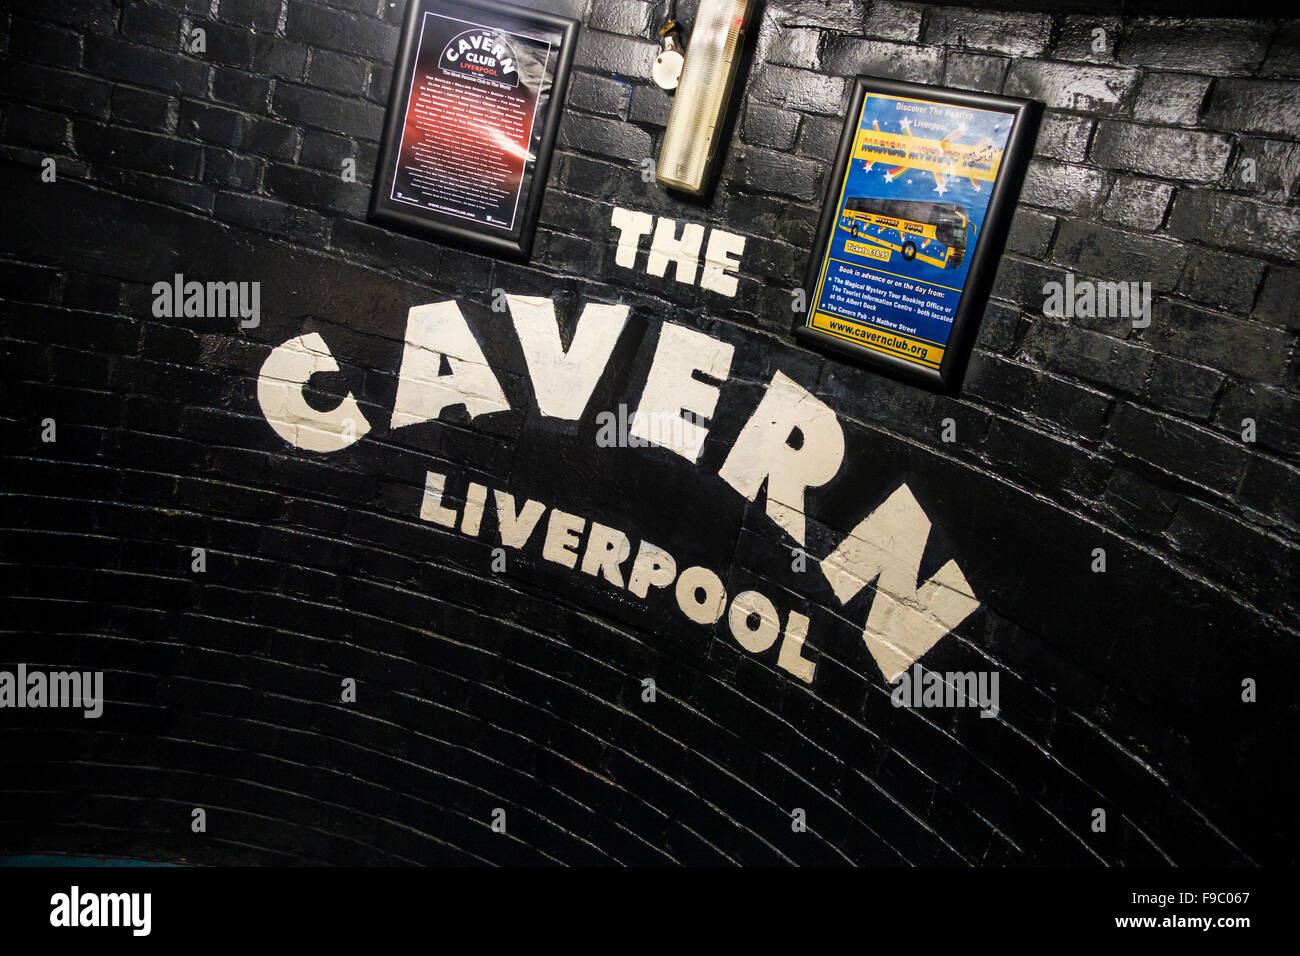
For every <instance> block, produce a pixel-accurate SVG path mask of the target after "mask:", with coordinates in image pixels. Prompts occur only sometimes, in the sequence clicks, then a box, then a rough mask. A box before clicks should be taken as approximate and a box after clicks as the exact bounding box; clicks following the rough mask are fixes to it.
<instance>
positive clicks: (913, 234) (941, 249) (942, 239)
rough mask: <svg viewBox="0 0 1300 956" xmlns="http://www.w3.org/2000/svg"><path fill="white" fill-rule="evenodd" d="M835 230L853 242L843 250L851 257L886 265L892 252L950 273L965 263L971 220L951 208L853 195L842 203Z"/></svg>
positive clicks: (963, 211)
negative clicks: (852, 254)
mask: <svg viewBox="0 0 1300 956" xmlns="http://www.w3.org/2000/svg"><path fill="white" fill-rule="evenodd" d="M840 228H841V229H843V230H845V231H846V232H848V233H849V235H851V236H852V237H853V240H846V241H845V244H844V246H845V249H846V250H847V251H848V252H851V253H854V254H856V255H860V256H867V257H868V258H872V259H883V260H888V259H889V257H890V255H891V254H892V253H891V252H887V251H886V250H893V252H899V253H902V256H903V258H904V259H906V260H907V261H908V262H911V261H912V260H913V259H920V260H921V261H922V262H928V263H929V264H930V265H932V266H936V267H938V268H940V269H955V268H957V266H959V265H961V264H962V261H963V260H964V259H965V258H966V241H967V236H968V234H969V232H970V217H969V216H968V214H967V211H966V207H964V206H958V205H955V204H954V203H946V202H915V201H912V200H907V199H873V198H871V197H868V196H858V197H854V198H850V199H846V200H845V201H844V213H843V215H842V216H841V217H840ZM895 238H896V239H897V242H895V241H893V240H894V239H895ZM862 243H871V245H869V246H866V245H862Z"/></svg>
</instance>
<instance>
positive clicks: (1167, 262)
mask: <svg viewBox="0 0 1300 956" xmlns="http://www.w3.org/2000/svg"><path fill="white" fill-rule="evenodd" d="M1052 258H1053V259H1054V260H1055V261H1056V262H1059V263H1061V264H1062V265H1066V266H1071V267H1073V269H1074V270H1075V271H1077V272H1080V273H1083V274H1084V275H1088V276H1094V277H1096V278H1099V279H1104V280H1108V281H1118V282H1150V283H1151V286H1152V289H1154V290H1155V291H1156V292H1162V291H1166V290H1168V289H1172V288H1173V287H1174V284H1175V283H1176V282H1177V281H1178V276H1179V274H1180V273H1181V272H1182V269H1183V263H1184V262H1185V261H1186V259H1187V249H1186V247H1185V246H1183V245H1182V244H1181V243H1178V242H1174V241H1172V240H1170V239H1161V238H1157V237H1155V236H1137V235H1134V234H1133V233H1130V232H1124V231H1121V230H1118V229H1112V228H1110V227H1109V226H1101V225H1095V224H1093V223H1088V222H1080V221H1079V220H1077V219H1070V220H1066V221H1065V222H1064V223H1062V225H1061V230H1060V233H1059V234H1058V235H1057V237H1056V243H1055V245H1054V246H1053V247H1052Z"/></svg>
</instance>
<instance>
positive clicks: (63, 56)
mask: <svg viewBox="0 0 1300 956" xmlns="http://www.w3.org/2000/svg"><path fill="white" fill-rule="evenodd" d="M8 50H9V54H10V55H11V56H16V57H19V58H21V59H24V60H33V61H35V62H37V63H48V64H49V65H50V66H58V67H64V68H66V69H74V70H75V69H76V68H77V67H78V66H80V65H81V38H80V37H79V36H77V34H75V33H73V32H72V31H70V30H64V29H62V28H61V27H56V26H52V25H50V24H48V23H40V22H39V21H36V20H28V19H27V18H26V17H15V18H14V19H13V22H12V24H11V25H10V27H9V42H8Z"/></svg>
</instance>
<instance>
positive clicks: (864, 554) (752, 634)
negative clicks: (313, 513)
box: [257, 296, 979, 683]
mask: <svg viewBox="0 0 1300 956" xmlns="http://www.w3.org/2000/svg"><path fill="white" fill-rule="evenodd" d="M507 301H508V305H509V311H510V316H511V319H512V323H511V324H512V326H513V329H514V334H515V335H517V336H518V339H519V344H520V346H521V348H522V351H523V354H524V357H525V360H526V363H527V369H528V374H529V377H530V379H531V380H532V385H533V392H534V395H535V401H536V404H537V412H538V413H539V415H540V416H541V417H542V419H543V421H545V420H546V419H552V420H556V421H559V422H576V421H578V420H579V419H580V418H581V417H582V416H583V414H584V412H585V411H586V409H587V406H588V404H589V402H590V399H591V396H592V394H593V392H594V390H595V388H596V385H597V382H598V381H599V379H600V378H601V375H602V373H603V372H604V370H605V366H606V364H607V363H608V361H609V359H610V357H611V355H612V354H613V352H614V348H615V345H616V343H617V342H618V339H619V337H620V336H621V335H622V334H623V331H624V328H625V326H626V324H627V319H628V312H629V309H628V307H627V306H623V305H607V304H597V303H589V304H587V305H586V306H585V308H584V309H583V311H582V313H581V316H580V318H579V322H578V325H577V328H576V329H575V331H574V335H573V339H572V342H571V344H570V345H569V348H568V349H567V350H565V348H564V346H563V344H562V343H561V340H560V331H559V323H558V320H557V316H556V313H555V306H554V303H553V302H552V301H551V300H550V299H546V298H536V297H528V296H507ZM505 328H506V326H505V325H504V324H503V323H493V324H492V325H491V332H492V334H509V333H508V332H506V333H502V332H501V331H500V330H503V329H505ZM484 331H485V332H487V331H488V330H484ZM732 353H733V346H731V345H729V344H727V343H725V342H721V341H719V340H717V339H714V338H713V337H711V336H708V335H705V334H704V333H702V332H699V331H696V330H694V329H691V328H688V327H685V326H682V325H677V324H675V323H670V322H665V323H663V325H662V326H661V328H660V333H659V340H658V344H657V346H656V348H655V352H654V355H653V357H652V360H651V365H650V371H649V373H648V376H647V379H646V383H645V386H644V388H643V389H642V392H641V394H640V396H639V399H638V400H637V401H636V404H635V408H636V411H635V413H634V414H633V415H632V417H631V419H630V421H628V420H627V419H626V418H624V420H623V421H622V422H620V423H619V425H620V426H621V428H622V429H624V430H625V432H626V438H627V439H628V442H627V443H628V444H630V445H634V446H639V447H645V448H649V447H650V446H658V447H660V448H665V449H668V450H669V451H670V452H672V453H675V454H677V455H680V456H681V457H682V458H684V459H685V460H686V461H688V462H690V463H691V464H692V465H695V464H696V463H697V462H698V460H699V458H700V454H701V451H702V448H703V444H704V440H705V437H706V435H707V434H708V426H707V425H706V424H702V423H701V421H702V420H707V419H709V418H710V417H711V416H712V415H713V412H714V409H715V408H716V406H717V402H718V397H719V394H720V390H721V387H722V384H723V383H724V382H725V380H726V379H727V377H728V375H729V374H730V369H731V360H732ZM444 359H445V363H444ZM444 368H445V369H446V371H442V370H443V369H444ZM338 370H339V369H338V365H337V363H336V362H335V361H334V358H333V356H332V355H331V353H330V350H329V347H328V346H327V345H326V343H325V340H324V339H323V338H322V337H321V336H320V335H319V334H318V333H311V334H307V335H300V336H297V337H295V338H293V339H290V340H289V341H287V342H285V343H284V344H282V345H280V346H278V347H277V348H275V349H274V350H273V351H272V352H271V354H270V356H269V357H268V358H267V360H266V362H265V363H264V364H263V366H262V369H261V372H260V374H259V377H258V388H257V396H258V401H259V402H260V404H261V407H262V413H263V414H264V415H265V417H266V421H267V423H268V424H269V425H270V426H271V428H272V429H274V430H275V432H276V434H278V435H279V436H280V437H281V438H283V439H284V440H285V441H287V442H289V443H291V444H293V445H295V446H297V447H299V448H303V449H307V450H310V451H314V452H334V451H338V450H340V449H343V448H346V447H348V446H349V445H351V444H353V443H354V442H357V441H359V440H361V439H362V438H363V437H364V436H365V435H366V434H367V433H368V432H369V431H370V429H371V427H372V425H371V423H370V422H369V421H367V420H366V418H365V416H364V415H363V414H362V413H361V409H360V408H359V406H358V404H357V402H356V399H355V397H354V396H353V395H352V393H350V392H349V393H348V395H347V396H346V397H345V398H344V399H343V401H342V402H340V403H339V404H338V405H337V406H336V407H335V408H333V409H332V410H329V411H325V412H321V411H317V410H316V409H314V408H312V407H311V406H310V405H309V404H308V403H307V401H306V400H305V398H304V397H303V387H304V386H305V385H306V383H307V382H308V381H309V380H310V379H311V377H312V376H313V375H316V374H318V373H330V372H337V371H338ZM697 376H703V377H705V378H707V379H708V380H709V381H702V380H701V379H700V378H699V377H697ZM628 405H629V407H632V403H631V402H629V403H628ZM455 406H463V407H464V408H465V410H466V412H467V413H468V415H469V416H470V419H471V420H473V419H476V418H478V417H480V416H488V415H493V414H497V413H500V412H505V411H509V410H510V407H511V406H510V404H509V403H508V402H507V400H506V396H505V393H504V392H503V391H502V389H501V385H500V383H499V381H498V379H497V376H496V374H495V372H494V371H493V369H492V367H491V365H489V363H488V361H487V359H486V358H485V356H484V354H483V351H482V349H481V348H480V346H479V344H478V341H477V340H476V339H475V337H474V334H473V332H472V331H471V330H470V327H469V324H468V323H467V321H466V319H465V316H464V315H463V313H462V312H461V310H460V307H459V306H458V305H457V304H456V303H455V302H454V301H448V302H438V303H433V304H429V305H420V306H416V307H415V308H412V309H411V310H410V311H409V313H408V316H407V326H406V342H405V348H404V352H403V356H402V364H401V369H400V373H399V380H398V386H397V397H396V400H395V403H394V407H393V413H392V419H391V422H390V427H391V428H393V429H398V428H405V427H407V426H410V425H416V424H420V423H422V422H428V421H433V420H435V419H437V418H438V417H439V416H440V415H441V414H442V413H443V411H444V410H446V409H449V408H453V407H455ZM684 412H685V413H690V414H691V416H692V418H691V420H687V419H686V418H685V417H684V416H683V413H684ZM614 418H615V416H614V415H613V414H612V413H601V414H600V415H598V416H597V420H598V421H601V420H604V422H605V424H604V425H603V426H602V428H607V429H609V430H613V429H614V428H615V427H618V426H615V425H614V423H613V420H614ZM665 422H670V423H672V425H671V427H664V425H663V423H665ZM796 431H797V433H798V435H799V436H801V438H802V441H792V440H791V439H792V437H793V436H794V435H795V434H796ZM598 440H599V436H598ZM611 443H612V442H611ZM794 445H797V446H798V447H793V446H794ZM843 460H844V432H843V429H842V427H841V426H840V423H839V420H838V419H837V418H836V416H835V413H834V412H832V411H831V410H830V409H829V408H828V407H827V406H826V405H825V404H824V403H822V402H821V401H820V400H818V399H817V398H816V397H814V396H813V395H812V394H811V393H810V392H808V391H807V390H806V389H804V388H803V387H802V386H800V385H799V384H798V383H797V382H795V381H793V380H792V379H790V378H788V377H787V376H786V375H785V374H783V373H782V372H780V371H778V372H777V373H776V374H775V375H774V376H773V378H772V380H771V382H770V383H768V385H767V388H766V390H765V392H764V394H763V397H762V399H761V400H760V401H759V403H758V405H757V407H756V408H755V409H754V410H753V412H752V414H751V415H750V417H749V419H748V420H747V421H746V423H745V425H744V426H743V427H742V429H741V431H740V433H739V435H738V436H737V437H736V440H735V443H734V444H733V445H732V447H731V449H730V451H729V452H728V454H727V457H726V460H725V461H724V463H723V465H722V467H721V469H720V471H719V477H720V478H721V479H722V480H723V481H725V482H726V483H727V484H728V485H729V486H730V487H731V488H733V489H735V491H736V492H737V493H738V494H740V495H743V496H744V497H745V498H747V499H748V500H750V501H753V500H755V499H756V498H757V496H758V495H759V494H760V492H762V491H763V490H764V486H766V495H765V497H766V501H765V510H766V515H767V517H768V518H769V519H770V520H771V521H773V522H774V523H775V524H776V525H778V526H779V527H780V528H781V529H783V530H784V532H785V533H786V534H788V535H789V536H790V537H791V538H792V539H793V541H794V542H795V543H796V544H795V546H797V547H799V548H802V547H803V545H804V535H805V527H804V494H805V492H806V491H807V489H808V488H816V487H820V486H822V485H825V484H827V483H828V482H830V481H832V480H833V479H834V478H835V477H836V474H837V473H838V472H839V470H840V465H841V464H842V462H843ZM453 480H455V481H456V482H457V485H456V487H457V488H461V487H465V486H464V485H463V484H462V483H460V482H459V479H453ZM448 482H449V479H448V476H445V475H442V474H437V473H433V472H429V473H428V475H427V480H426V487H425V491H424V497H423V501H422V504H421V508H420V517H421V518H422V519H423V520H425V521H428V522H431V523H434V524H437V525H440V526H442V527H444V528H448V529H452V530H453V531H454V532H456V533H460V534H464V535H468V536H470V537H478V536H479V535H480V533H481V530H482V527H483V521H482V519H483V516H484V512H485V510H486V509H488V508H493V509H495V514H496V519H497V520H496V526H497V532H496V533H497V535H498V537H499V539H500V540H499V544H500V546H501V547H503V548H510V549H520V548H523V547H525V546H526V545H527V544H528V543H529V542H530V541H534V542H535V541H539V540H540V541H541V542H542V558H543V559H544V560H548V561H552V562H555V563H556V564H558V565H561V566H564V567H567V568H570V569H572V570H573V571H574V572H575V573H578V574H584V573H585V574H587V575H591V576H592V577H593V578H596V579H597V580H600V581H603V582H604V583H605V584H607V585H608V586H610V587H614V588H619V589H622V590H624V591H626V593H628V594H630V595H632V596H633V597H634V598H636V599H638V600H645V598H646V596H647V594H649V592H650V589H652V588H673V593H674V595H675V597H676V602H677V605H678V607H679V608H680V610H681V612H682V613H683V614H685V615H686V616H687V617H688V618H689V619H690V620H692V621H695V622H697V623H699V624H701V625H704V626H712V625H713V624H714V623H716V622H718V621H719V620H721V619H722V617H723V615H724V614H726V615H727V621H728V626H729V627H730V629H731V633H732V634H733V635H734V637H735V638H736V640H737V642H738V643H739V644H740V645H741V646H742V647H744V648H745V649H746V650H747V651H749V652H751V653H755V654H758V653H763V652H765V651H767V650H769V649H770V648H772V647H773V646H775V645H776V644H777V643H778V641H779V642H780V647H779V650H778V656H777V663H778V665H779V666H780V667H781V668H783V669H784V670H786V671H787V672H789V673H790V674H791V675H793V676H794V677H796V678H798V679H799V680H802V681H805V682H808V683H811V682H812V680H813V676H814V670H815V665H814V663H813V662H812V661H810V660H808V659H806V657H805V656H804V653H803V651H804V641H805V639H806V638H807V636H808V634H807V632H808V623H809V622H808V618H807V617H805V616H804V615H802V614H800V613H798V612H796V611H791V612H789V614H788V615H787V616H786V619H785V620H784V622H783V621H782V620H781V615H780V612H779V611H778V610H777V609H776V607H775V605H774V604H773V603H772V602H771V601H770V600H768V599H767V598H766V597H764V596H763V595H761V594H759V593H757V592H754V591H746V592H743V593H741V594H737V595H735V596H734V597H733V598H731V599H730V600H729V599H728V596H727V594H726V591H725V588H724V586H723V584H722V581H721V579H720V578H719V576H718V575H717V574H716V573H714V572H713V571H711V570H709V569H707V568H703V567H689V568H685V569H683V570H680V572H679V569H678V567H677V562H676V561H675V560H674V558H673V557H672V554H671V552H670V551H669V550H666V548H665V547H664V545H669V546H670V545H671V542H659V543H657V544H652V543H650V542H648V541H641V542H640V544H639V545H638V547H637V548H636V549H635V554H634V553H633V552H634V549H633V547H632V543H631V541H629V539H628V537H627V536H626V535H625V534H623V533H622V532H621V531H618V530H617V529H614V528H610V527H607V526H605V525H603V524H601V523H600V521H599V519H598V517H587V516H583V515H579V514H572V513H569V512H566V511H564V510H562V509H561V508H559V507H554V503H543V502H539V501H532V500H525V501H523V502H522V504H520V503H519V502H518V501H517V500H516V498H515V496H514V495H512V494H509V493H507V492H505V491H503V490H499V489H490V488H487V487H485V486H483V485H479V484H474V483H471V484H469V485H468V487H467V488H466V490H465V491H464V494H463V496H458V497H462V498H463V501H464V505H463V507H462V508H457V507H452V506H451V505H450V503H449V502H448V501H445V500H444V492H445V491H446V489H447V488H448ZM929 534H930V520H929V518H927V517H926V515H925V512H924V511H923V510H922V509H921V507H920V505H919V504H918V503H917V501H916V499H915V497H914V496H913V495H912V492H911V490H910V489H909V488H908V487H907V485H906V484H902V485H900V486H899V487H898V488H897V489H896V490H895V491H894V492H893V493H892V494H891V495H890V496H889V497H888V498H887V499H886V500H885V501H884V502H883V503H882V504H881V505H880V506H879V507H877V508H876V509H875V510H874V511H872V512H871V513H870V514H869V515H867V516H866V517H865V518H863V519H862V521H861V522H860V523H859V524H858V525H857V527H855V528H854V529H853V530H852V531H851V532H849V533H848V534H847V535H846V536H845V537H844V539H843V540H842V541H841V542H840V544H839V545H838V547H836V548H835V549H834V551H832V552H831V553H830V554H829V555H827V556H826V557H824V558H822V559H820V560H817V559H815V558H813V559H812V560H813V561H814V563H816V564H817V566H818V568H819V570H820V572H821V574H823V575H824V576H825V578H826V580H827V581H828V582H829V584H830V586H831V589H832V591H833V592H834V594H835V597H836V599H837V600H838V601H840V602H841V604H847V603H848V602H849V601H850V600H852V599H853V598H854V596H856V595H857V594H858V593H859V592H860V591H861V590H862V589H863V588H865V587H867V585H869V584H870V583H871V582H873V581H874V582H876V595H875V597H874V599H873V601H872V604H871V610H870V612H869V614H868V616H867V621H866V624H865V626H864V629H863V635H862V636H863V640H864V641H865V642H866V645H867V648H868V649H869V650H870V652H871V654H872V656H873V657H874V658H875V660H876V663H877V664H878V665H879V667H880V669H881V671H882V672H883V674H884V676H885V678H886V680H889V681H892V680H893V679H894V678H895V677H897V676H898V675H899V674H901V673H903V672H904V671H905V670H906V669H907V668H908V667H910V666H911V665H912V663H913V662H914V661H916V660H917V658H919V657H920V656H921V655H923V654H924V653H925V652H926V651H928V650H929V649H930V648H931V647H933V646H934V645H935V643H937V642H938V641H939V640H940V639H941V638H942V637H943V636H944V635H946V634H948V633H949V632H950V631H951V630H952V629H953V628H955V627H956V626H957V625H958V624H960V623H961V622H962V621H963V620H965V618H966V617H967V616H968V615H970V614H971V613H972V612H973V611H974V610H975V609H976V608H977V607H979V602H978V601H977V600H976V599H975V596H974V594H973V593H972V592H971V589H970V586H969V585H968V584H967V582H966V578H965V576H964V575H963V574H962V572H961V569H960V568H959V567H958V566H957V564H956V562H955V561H948V562H947V563H945V564H944V565H943V566H942V567H941V568H939V570H938V571H937V572H936V573H935V574H934V575H933V576H932V577H931V578H929V579H928V580H927V581H925V582H924V583H919V582H918V578H919V575H920V569H921V558H922V554H923V553H924V551H925V544H926V540H927V539H928V537H929ZM493 543H494V544H495V543H496V542H493ZM755 621H757V624H756V625H754V622H755Z"/></svg>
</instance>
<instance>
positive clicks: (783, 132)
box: [740, 103, 799, 150]
mask: <svg viewBox="0 0 1300 956" xmlns="http://www.w3.org/2000/svg"><path fill="white" fill-rule="evenodd" d="M798 135H799V114H798V113H793V112H790V111H789V110H779V109H775V108H773V107H770V106H763V105H761V104H759V103H751V104H750V105H749V107H748V108H747V109H746V110H745V114H744V117H743V119H742V120H741V132H740V138H741V139H742V140H744V141H745V142H746V143H749V144H750V145H752V146H768V147H771V148H772V149H781V150H788V149H793V148H794V143H795V138H796V137H797V136H798Z"/></svg>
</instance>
